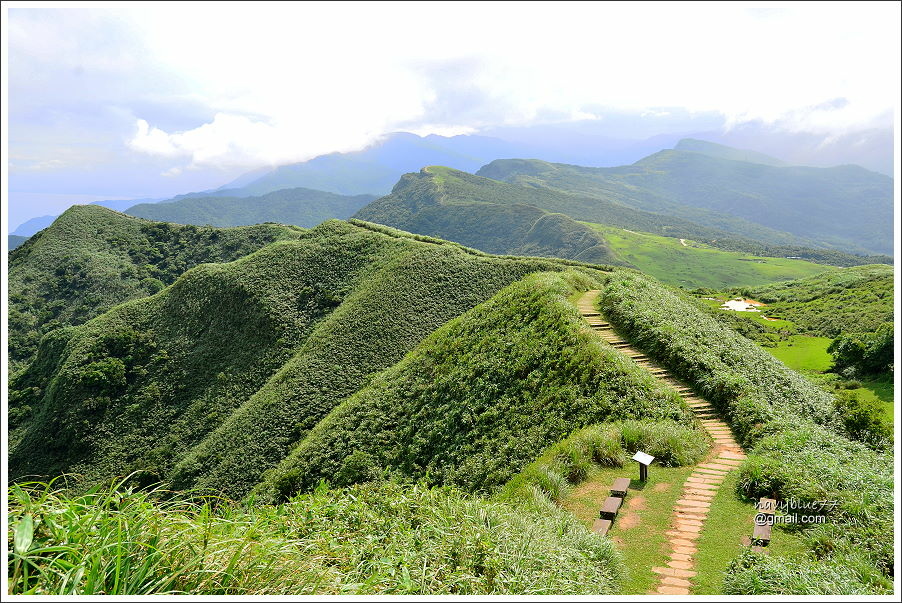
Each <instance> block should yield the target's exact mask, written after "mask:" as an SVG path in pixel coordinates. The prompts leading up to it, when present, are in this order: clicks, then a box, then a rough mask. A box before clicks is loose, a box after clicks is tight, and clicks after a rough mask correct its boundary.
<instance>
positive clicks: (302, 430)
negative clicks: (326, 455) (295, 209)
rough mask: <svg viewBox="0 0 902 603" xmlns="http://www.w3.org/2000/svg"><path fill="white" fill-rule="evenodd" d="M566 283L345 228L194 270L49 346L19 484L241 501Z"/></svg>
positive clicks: (20, 394) (518, 263)
mask: <svg viewBox="0 0 902 603" xmlns="http://www.w3.org/2000/svg"><path fill="white" fill-rule="evenodd" d="M420 239H422V237H420ZM564 268H566V266H565V265H564V264H561V263H555V262H549V261H543V260H529V259H517V258H510V259H507V258H494V257H490V256H484V255H482V254H479V253H478V252H473V251H470V250H467V249H464V248H462V247H460V246H458V245H454V244H450V243H446V242H443V241H437V240H428V239H424V240H415V239H414V238H413V237H412V236H410V235H404V234H400V233H395V232H391V231H389V230H388V229H384V231H383V232H380V231H379V229H371V228H366V227H363V226H353V225H350V224H347V223H342V222H337V221H331V222H327V223H325V224H323V225H321V226H319V227H317V228H316V229H313V230H311V231H308V232H306V233H303V236H302V237H301V238H300V239H299V240H296V241H282V242H279V243H277V244H274V245H269V246H267V247H265V248H263V249H261V250H260V251H258V252H257V253H254V254H251V255H249V256H246V257H244V258H242V259H240V260H238V261H235V262H232V263H228V264H205V265H202V266H198V267H195V268H194V269H192V270H189V271H188V272H186V273H185V274H184V275H182V276H181V277H180V278H179V279H178V280H176V282H175V283H174V284H173V285H172V286H171V287H169V288H166V289H164V290H163V291H161V292H160V293H158V294H157V295H154V296H152V297H149V298H146V299H141V300H136V301H133V302H130V303H127V304H123V305H120V306H117V307H115V308H113V309H112V310H111V311H109V312H107V313H106V314H103V315H101V316H99V317H98V318H96V319H94V320H92V321H89V322H87V323H86V324H84V325H81V326H78V327H73V328H66V329H58V330H56V331H54V332H52V333H51V334H49V335H48V336H47V337H46V338H45V339H44V340H43V342H42V344H41V348H40V350H39V353H38V355H37V358H36V359H35V361H34V362H32V363H31V364H30V365H29V366H28V367H27V368H26V369H24V370H23V371H21V372H20V373H19V374H17V375H16V376H15V377H14V379H13V380H12V381H11V383H10V399H11V403H10V409H11V410H10V413H11V435H10V447H11V448H10V450H11V453H10V465H9V466H10V473H11V475H12V476H14V477H18V476H22V475H26V474H36V475H56V474H59V473H62V472H78V473H81V474H83V475H85V476H86V477H87V478H88V479H89V481H90V480H91V479H93V480H96V479H101V478H106V477H110V476H113V475H124V474H126V473H129V472H130V471H133V470H138V469H141V470H145V471H146V472H147V473H146V476H147V479H162V478H171V477H173V476H175V477H176V479H177V482H178V483H179V484H183V485H186V486H190V485H194V484H199V485H204V486H211V487H214V488H217V489H219V490H222V491H228V492H231V493H233V494H241V493H242V492H245V491H247V490H248V489H249V488H250V487H252V486H253V485H254V484H255V483H256V482H257V481H258V480H259V475H260V473H261V472H262V471H263V470H265V469H266V468H267V467H269V466H273V465H275V464H276V463H278V462H279V461H281V460H282V458H284V456H285V455H286V454H287V453H288V451H289V449H290V447H291V446H292V445H293V444H294V443H295V442H296V441H298V440H300V439H301V438H302V437H303V436H304V435H305V434H306V432H307V431H309V430H310V429H311V428H313V427H314V426H315V425H316V424H317V423H318V422H319V420H320V419H322V417H324V416H325V415H326V414H328V413H329V411H331V410H332V408H333V407H334V406H335V405H337V404H338V403H339V402H340V401H341V400H342V399H343V398H345V397H347V396H349V395H351V394H353V393H354V392H355V391H356V390H358V389H360V388H361V387H363V386H364V385H365V383H366V382H367V380H368V379H369V378H370V375H371V374H373V373H375V372H378V371H381V370H383V369H385V368H387V367H389V366H391V365H392V364H394V363H395V362H397V361H398V360H400V359H401V358H402V357H403V355H404V354H405V353H406V352H407V351H408V350H410V349H412V348H413V347H414V346H415V345H416V344H417V343H419V342H420V341H421V340H422V339H423V338H424V337H425V336H426V335H428V334H429V333H430V332H431V331H433V330H434V329H436V328H437V327H439V326H440V325H441V324H443V323H445V322H447V321H448V320H450V319H451V318H453V317H455V316H457V315H458V314H460V313H462V312H464V311H465V310H467V309H469V308H471V307H473V306H474V305H476V304H478V303H480V302H482V301H484V300H485V299H488V298H489V297H490V296H491V295H492V294H494V293H495V292H496V291H497V290H498V289H500V288H502V287H504V286H506V285H508V284H510V283H511V282H513V281H516V280H518V279H520V278H522V277H523V276H525V275H526V274H528V273H530V272H535V271H539V270H562V269H564ZM261 433H262V434H265V437H262V438H261V437H260V434H261ZM195 446H197V448H196V449H194V447H195ZM178 463H181V464H180V465H179V468H178V471H176V472H175V474H173V473H172V470H173V468H174V467H175V465H176V464H178ZM153 476H155V477H153Z"/></svg>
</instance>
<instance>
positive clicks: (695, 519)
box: [576, 290, 745, 595]
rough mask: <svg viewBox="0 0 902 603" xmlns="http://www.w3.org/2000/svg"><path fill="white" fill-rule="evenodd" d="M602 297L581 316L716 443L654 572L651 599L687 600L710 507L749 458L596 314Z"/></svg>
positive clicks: (588, 297) (590, 295)
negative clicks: (677, 400)
mask: <svg viewBox="0 0 902 603" xmlns="http://www.w3.org/2000/svg"><path fill="white" fill-rule="evenodd" d="M599 293H600V291H597V290H594V291H587V292H586V293H585V294H584V295H583V296H582V297H581V298H580V299H579V301H578V302H577V304H576V305H577V308H579V311H580V314H582V315H583V317H584V318H585V319H586V321H587V322H588V323H589V325H590V326H591V327H592V329H593V330H594V331H595V332H596V333H598V335H599V336H600V337H601V338H602V339H604V340H605V341H606V342H607V343H609V344H610V345H611V346H613V347H614V348H615V349H617V351H619V352H620V353H621V354H625V355H626V356H628V357H630V358H632V359H633V361H634V362H635V363H636V364H638V365H639V366H641V367H642V368H644V369H645V370H647V371H648V372H649V373H651V374H652V375H653V376H654V377H655V378H657V379H659V380H660V381H663V382H664V383H666V384H667V385H669V386H670V387H672V388H674V389H675V390H676V391H677V392H679V394H680V395H681V396H682V397H683V400H685V402H686V404H687V405H688V406H689V408H690V409H691V410H692V412H693V413H694V414H695V416H696V417H697V418H698V419H699V421H700V423H701V424H702V426H703V427H704V428H705V430H706V431H707V432H708V435H710V436H711V439H713V440H714V447H713V449H712V452H711V454H710V455H709V456H708V458H707V459H706V460H705V462H704V463H700V464H699V465H696V468H695V471H694V472H693V473H692V475H690V476H689V477H688V478H686V482H685V483H684V484H683V492H682V496H681V498H680V499H679V500H678V501H677V502H676V506H675V507H674V509H673V513H672V515H671V525H670V529H669V530H668V531H667V532H665V534H666V535H667V537H668V546H669V547H670V560H669V561H668V562H667V567H653V568H651V571H652V572H654V573H655V574H658V576H659V579H658V586H657V589H656V590H654V591H652V593H650V594H661V595H688V594H690V589H691V588H692V586H693V583H692V578H694V577H695V575H696V572H695V571H693V568H694V567H695V556H696V554H697V553H698V548H697V547H696V541H697V540H698V538H699V536H700V535H701V531H702V528H703V527H704V525H705V521H706V519H707V517H708V510H709V509H710V508H711V501H712V500H713V499H714V495H715V494H717V490H718V489H719V488H720V485H721V483H723V481H724V478H725V477H726V475H727V473H729V472H730V471H733V470H734V469H736V468H737V467H738V466H739V465H740V464H741V463H742V460H743V459H745V453H744V452H743V451H742V448H741V447H740V446H739V444H737V443H736V440H734V439H733V435H732V434H731V433H730V427H729V425H727V424H726V423H724V422H723V421H722V420H720V418H719V417H718V416H717V413H716V411H715V410H714V407H713V406H711V405H710V404H709V403H708V402H707V401H706V400H704V399H703V398H700V397H698V396H696V395H695V393H694V392H693V391H692V388H691V387H690V386H689V385H687V384H686V383H683V382H682V381H680V380H679V379H677V378H675V377H674V376H673V375H671V374H670V372H669V371H668V370H667V369H665V368H664V367H662V366H660V365H658V364H655V363H654V362H652V361H651V359H650V358H649V357H648V356H647V355H645V354H643V353H642V352H641V351H639V350H637V349H636V348H634V347H633V346H632V345H631V344H630V343H629V342H628V341H627V340H625V339H623V338H622V337H620V336H619V335H618V334H617V333H616V332H615V331H614V328H613V327H612V326H611V324H610V323H609V322H608V321H607V320H605V318H604V317H603V316H602V315H601V313H600V312H599V311H598V310H597V309H596V307H595V303H596V301H597V300H598V294H599Z"/></svg>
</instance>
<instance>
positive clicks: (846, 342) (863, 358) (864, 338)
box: [827, 322, 895, 379]
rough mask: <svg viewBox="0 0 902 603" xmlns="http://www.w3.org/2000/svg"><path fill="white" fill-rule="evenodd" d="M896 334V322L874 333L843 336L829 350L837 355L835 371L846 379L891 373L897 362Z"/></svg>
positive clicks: (881, 326)
mask: <svg viewBox="0 0 902 603" xmlns="http://www.w3.org/2000/svg"><path fill="white" fill-rule="evenodd" d="M894 344H895V333H894V331H893V324H892V323H889V322H887V323H883V324H882V325H880V327H878V328H877V331H876V332H873V333H849V334H846V335H841V336H840V337H838V338H837V339H835V340H834V341H833V343H831V344H830V347H828V348H827V351H828V352H830V354H832V355H833V370H834V371H836V372H837V373H840V374H841V375H842V376H843V377H845V378H847V379H848V378H852V377H856V376H863V375H880V374H885V373H888V372H889V371H890V370H891V368H892V363H893V345H894Z"/></svg>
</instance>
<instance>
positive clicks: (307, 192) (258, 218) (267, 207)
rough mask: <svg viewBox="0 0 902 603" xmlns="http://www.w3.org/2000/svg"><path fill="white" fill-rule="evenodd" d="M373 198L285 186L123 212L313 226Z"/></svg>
mask: <svg viewBox="0 0 902 603" xmlns="http://www.w3.org/2000/svg"><path fill="white" fill-rule="evenodd" d="M375 198H376V196H375V195H355V196H345V195H336V194H335V193H327V192H325V191H318V190H313V189H309V188H288V189H282V190H277V191H273V192H271V193H267V194H265V195H261V196H259V197H229V196H209V197H186V198H183V199H179V200H177V201H170V202H165V203H141V204H139V205H134V206H132V207H130V208H128V209H126V210H125V213H127V214H129V215H131V216H138V217H139V218H147V219H148V220H159V221H162V222H176V223H178V224H196V225H208V226H245V225H248V224H261V223H263V222H278V223H281V224H294V225H296V226H303V227H304V228H313V227H314V226H316V225H318V224H320V223H322V222H325V221H326V220H330V219H333V218H338V219H340V220H344V219H346V218H350V217H351V216H352V215H354V212H356V211H357V210H359V209H360V208H361V207H363V206H364V205H366V204H367V203H369V202H370V201H372V200H373V199H375Z"/></svg>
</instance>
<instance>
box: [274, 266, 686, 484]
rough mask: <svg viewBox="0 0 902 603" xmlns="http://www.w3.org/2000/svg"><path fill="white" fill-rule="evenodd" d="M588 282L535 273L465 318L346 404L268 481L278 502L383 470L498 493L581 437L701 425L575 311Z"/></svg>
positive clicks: (583, 277) (576, 276)
mask: <svg viewBox="0 0 902 603" xmlns="http://www.w3.org/2000/svg"><path fill="white" fill-rule="evenodd" d="M594 284H595V281H594V279H592V278H591V277H590V276H589V275H587V274H585V273H581V272H567V273H564V274H558V273H554V274H548V273H545V274H534V275H530V276H528V277H526V278H525V279H523V280H520V281H518V282H516V283H514V284H512V285H510V286H508V287H507V288H505V289H503V290H502V291H501V292H499V293H498V294H497V295H495V296H494V297H492V299H490V300H489V301H487V302H485V303H484V304H481V305H479V306H477V307H476V308H474V309H473V310H470V311H469V312H467V313H465V314H463V315H462V316H460V317H459V318H456V319H454V320H452V321H450V322H449V323H447V324H446V325H444V326H443V327H442V328H440V329H439V330H438V331H436V332H435V333H433V334H432V335H431V336H430V337H428V338H427V339H426V340H425V341H423V343H422V344H420V345H419V346H418V347H417V348H416V349H415V350H414V351H413V352H412V353H410V354H409V355H408V356H407V357H406V358H404V360H403V361H401V362H400V363H398V364H396V365H394V366H393V367H392V368H391V369H389V370H387V371H385V372H383V373H382V374H380V375H379V376H378V377H377V378H376V379H374V380H373V381H372V382H371V383H370V384H369V385H368V386H367V387H365V388H364V389H362V390H361V391H359V392H357V393H356V394H355V395H354V396H352V397H350V398H348V399H347V400H345V401H344V402H342V403H341V404H340V405H339V406H338V407H337V408H336V409H335V410H334V411H333V412H332V413H331V414H330V415H329V416H328V417H327V418H325V419H324V420H323V421H322V422H321V423H320V424H319V425H317V426H316V428H315V429H314V430H313V431H311V432H310V434H309V435H307V437H306V438H305V439H304V440H302V441H301V443H300V444H299V445H298V446H297V447H296V448H295V449H294V450H293V451H292V453H291V455H290V456H289V457H288V458H287V459H286V460H285V461H283V462H282V463H281V464H280V466H279V467H278V469H277V470H276V471H274V472H271V474H270V475H269V476H268V477H267V478H266V481H265V483H264V486H263V488H262V491H263V492H265V493H266V494H267V496H269V497H273V496H276V495H278V496H282V497H284V496H287V495H290V494H292V493H294V492H296V491H298V490H300V491H305V490H309V489H311V488H313V487H314V486H315V485H316V484H317V482H318V481H319V480H320V479H327V480H329V481H330V482H331V483H333V484H339V485H345V484H349V483H354V482H357V481H362V480H366V479H371V478H372V477H375V476H377V475H378V474H379V472H380V471H381V470H382V469H383V468H386V467H387V468H390V469H391V470H394V471H397V472H399V473H401V474H402V475H404V476H407V477H412V478H423V477H426V478H427V479H429V480H430V481H433V482H437V483H443V484H447V483H451V484H456V485H459V486H461V487H463V488H464V489H466V490H468V491H488V492H490V491H493V490H495V489H497V488H498V487H500V486H501V485H503V484H504V483H505V482H507V481H508V480H509V479H510V478H511V477H512V476H513V475H514V474H515V473H517V472H518V471H519V470H520V469H522V468H523V467H524V466H525V465H526V464H528V463H529V462H530V461H531V460H533V459H534V458H536V457H537V456H539V454H540V453H541V452H542V450H543V449H544V448H545V447H546V446H548V445H549V444H551V443H553V442H556V441H558V440H561V439H563V438H564V437H565V436H566V435H567V434H569V433H570V432H571V431H572V430H574V429H577V428H580V427H585V426H588V425H591V424H595V423H599V422H603V421H614V420H622V419H646V420H661V419H677V420H682V421H684V422H686V423H691V420H692V419H691V418H690V414H689V412H688V409H687V408H686V407H685V405H684V404H683V403H682V402H681V400H680V398H679V396H678V395H677V394H676V392H675V391H673V390H672V389H670V388H668V387H666V386H664V385H663V384H662V383H661V382H659V381H657V380H656V379H654V378H653V377H652V376H651V375H650V374H649V373H647V372H646V371H643V370H642V369H640V368H639V367H638V366H636V365H635V363H633V362H632V361H630V360H628V359H627V358H625V357H624V356H622V355H620V354H619V353H617V352H616V351H615V350H614V349H613V348H611V347H610V346H606V345H604V344H602V343H601V342H600V341H599V340H598V338H597V337H596V336H595V335H594V334H593V333H592V332H591V331H590V330H589V329H588V328H587V327H586V325H585V322H584V321H583V320H582V318H581V317H580V315H579V313H578V311H577V310H576V308H575V307H574V306H573V304H571V303H570V302H569V301H568V298H569V297H570V296H571V295H573V293H574V292H575V291H581V290H585V289H587V288H590V287H591V286H593V285H594Z"/></svg>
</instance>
